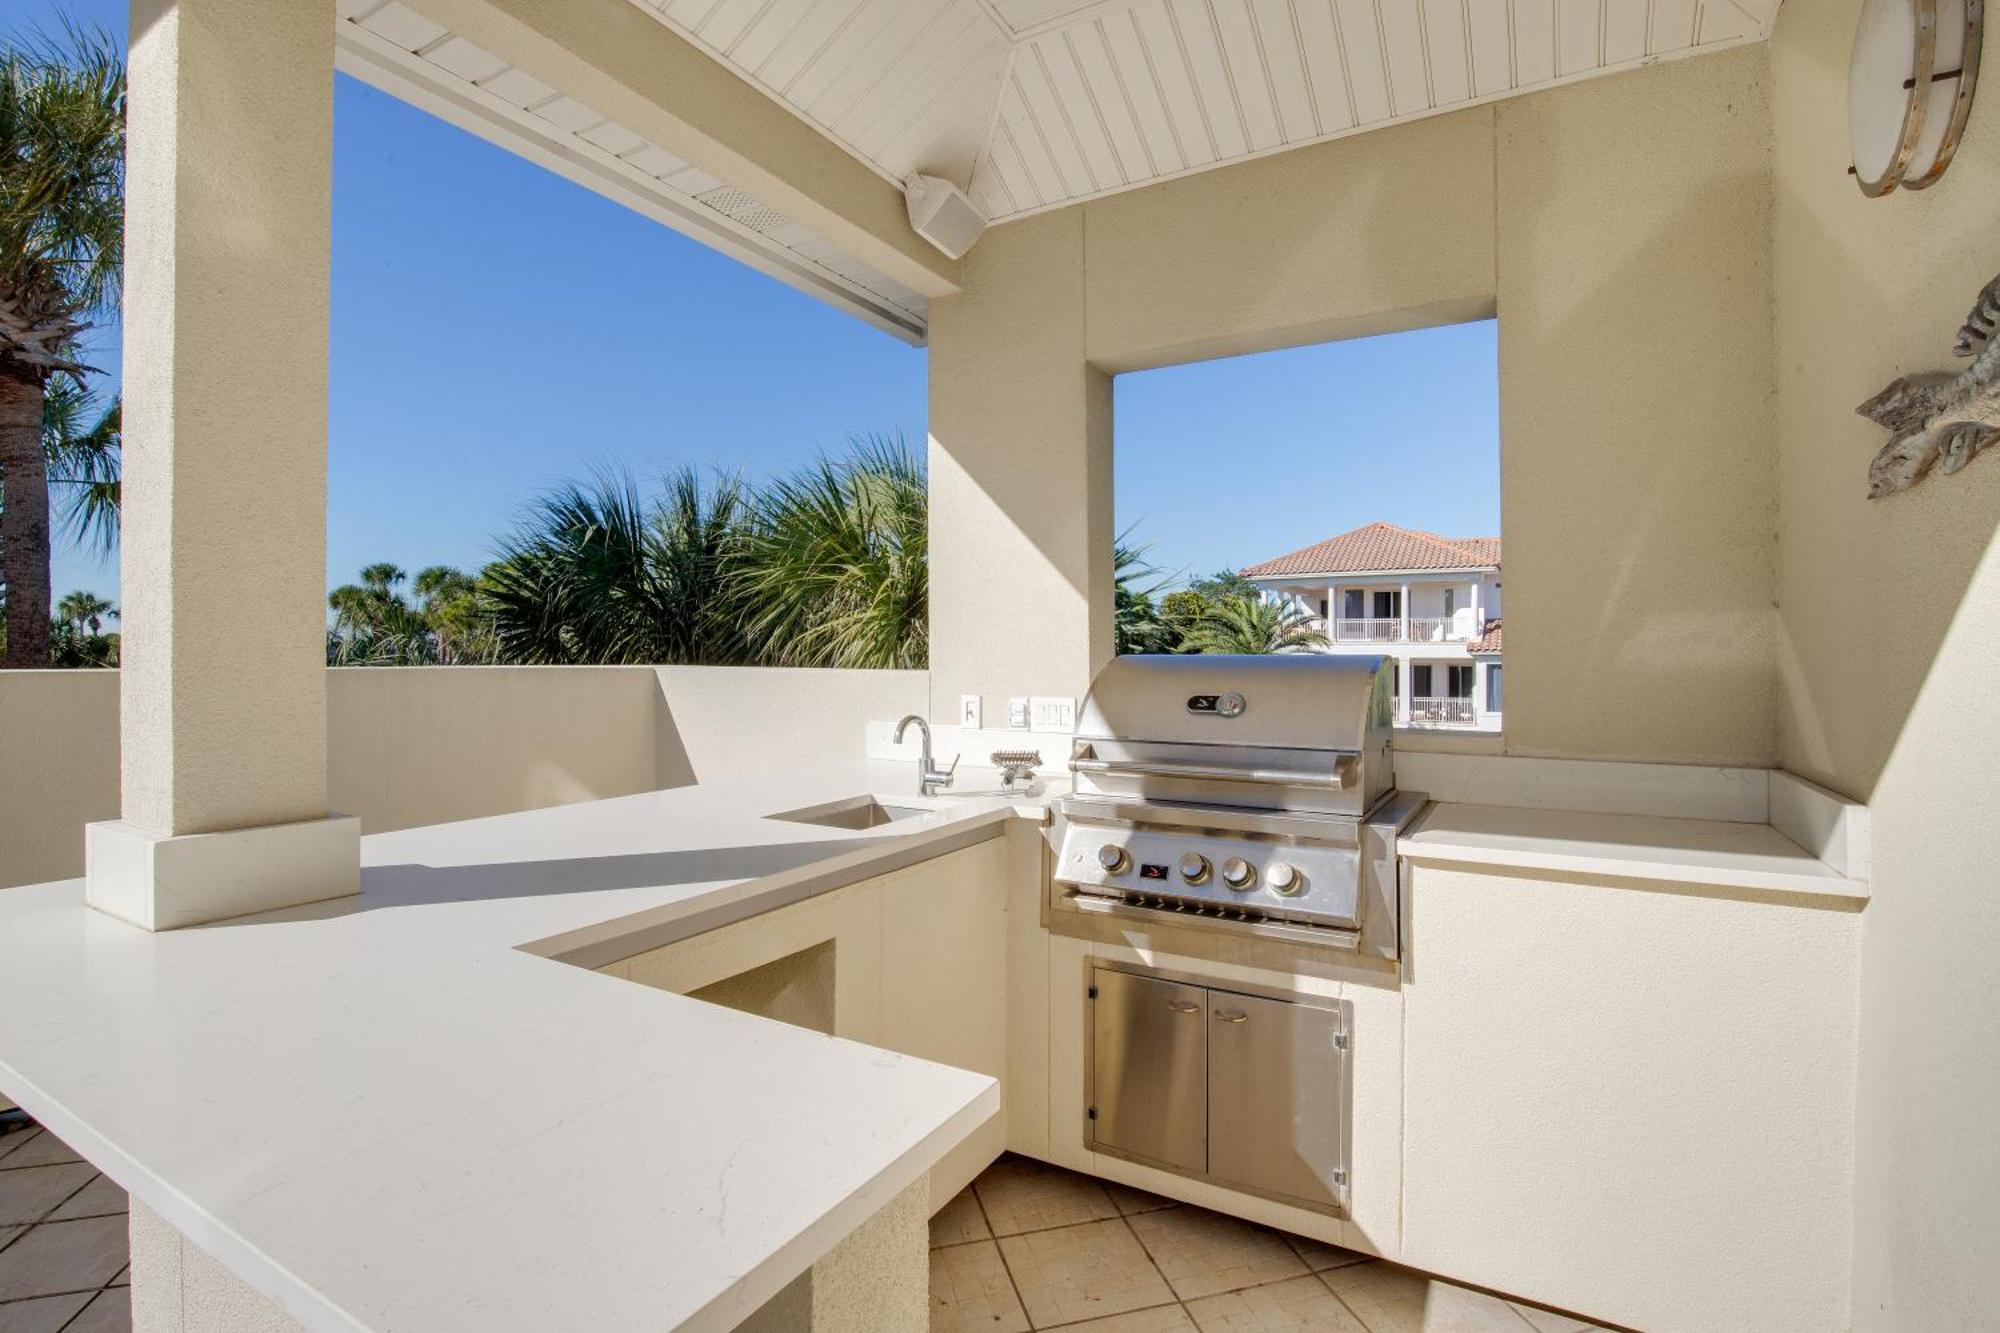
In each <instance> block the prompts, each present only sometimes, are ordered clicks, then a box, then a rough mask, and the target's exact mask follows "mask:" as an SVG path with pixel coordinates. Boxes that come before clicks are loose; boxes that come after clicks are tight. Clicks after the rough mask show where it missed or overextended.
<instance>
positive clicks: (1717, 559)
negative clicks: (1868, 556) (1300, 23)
mask: <svg viewBox="0 0 2000 1333" xmlns="http://www.w3.org/2000/svg"><path fill="white" fill-rule="evenodd" d="M1767 83H1768V67H1767V63H1766V59H1765V55H1764V52H1763V51H1762V50H1761V49H1759V48H1745V49H1742V50H1738V51H1733V52H1729V53H1726V54H1719V55H1714V56H1708V57H1704V58H1702V59H1699V60H1689V61H1681V62H1676V63H1673V64H1668V65H1661V66H1656V67H1653V68H1650V69H1644V70H1639V71H1634V72H1632V73H1627V74H1619V75H1615V76H1612V77H1609V78H1605V79H1599V80H1593V81H1590V82H1587V83H1584V84H1579V85H1574V86H1570V87H1565V88H1560V89H1556V90H1553V91H1550V92H1546V93H1540V94H1536V95H1534V96H1530V97H1524V98H1520V99H1517V100H1513V101H1508V102H1504V103H1501V104H1498V105H1496V106H1490V107H1481V108H1476V109H1473V110H1469V111H1464V112H1460V113H1456V114H1453V115H1449V116H1441V117H1437V118H1435V119H1431V120H1425V121H1420V122H1415V123H1411V124H1405V125H1397V126H1393V127H1390V128H1386V129H1383V130H1380V131H1376V132H1373V133H1369V134H1365V135H1360V136H1357V137H1354V138H1350V139H1343V140H1338V141H1335V142H1332V143H1326V144H1321V145H1318V146H1315V147H1311V148H1305V149H1300V150H1297V151H1295V152H1288V153H1282V154H1277V155H1274V156H1271V157H1267V158H1262V159H1258V160H1255V161H1251V162H1246V163H1242V164H1239V165H1236V166H1232V167H1228V168H1224V169H1221V170H1218V171H1213V172H1205V173H1201V174H1199V175H1196V176H1192V177H1189V178H1186V179H1183V180H1177V181H1170V182H1166V183H1163V184H1160V185H1156V186H1152V187H1150V188H1147V189H1143V190H1135V191H1132V192H1130V193H1126V194H1120V195H1114V196H1111V197H1109V198H1106V199H1102V200H1098V201H1094V202H1091V203H1087V204H1083V205H1080V206H1078V207H1073V208H1068V209H1063V210H1060V211H1058V212H1054V213H1049V214H1045V215H1041V216H1038V217H1035V218H1031V219H1028V220H1025V221H1022V222H1018V223H1008V224H1006V225H1004V226H1001V227H997V228H995V229H993V230H992V231H991V232H989V233H988V234H987V235H986V237H984V238H983V239H982V240H981V241H980V243H979V245H978V246H977V247H975V248H974V249H973V250H972V251H971V252H970V254H969V255H968V256H967V257H966V259H965V261H964V264H963V267H962V269H961V280H962V287H963V291H962V293H961V294H960V295H958V296H955V297H948V298H944V299H940V300H936V301H933V302H932V305H931V433H932V438H931V475H932V510H931V552H932V556H931V558H932V576H931V578H932V582H931V591H932V606H933V608H934V611H933V618H932V627H933V630H932V662H933V671H932V680H933V689H932V698H933V700H934V701H935V706H936V707H938V708H951V707H953V706H955V703H956V700H957V699H958V697H959V695H961V694H969V693H979V694H982V695H985V696H987V697H988V699H989V703H988V705H987V706H988V707H989V708H992V707H996V706H998V705H997V704H996V703H994V702H992V701H993V700H1000V699H1004V698H1005V697H1007V696H1010V695H1022V694H1079V693H1081V692H1082V690H1083V689H1084V687H1085V686H1086V685H1087V684H1088V683H1089V678H1090V675H1091V672H1092V670H1093V668H1094V667H1096V666H1097V665H1098V664H1100V663H1101V662H1103V661H1104V660H1106V658H1108V656H1109V655H1110V652H1111V615H1110V608H1111V597H1112V593H1111V568H1110V562H1111V542H1112V536H1113V531H1112V528H1113V522H1114V520H1113V509H1112V498H1111V485H1112V482H1111V454H1112V448H1113V441H1112V433H1113V432H1112V422H1111V403H1110V399H1111V393H1110V383H1109V379H1110V375H1111V374H1113V373H1115V372H1119V371H1125V370H1131V369H1137V368H1143V367H1150V366H1159V365H1166V364H1172V363H1175V362H1181V361H1190V360H1196V359H1200V358H1203V357H1210V356H1218V355H1226V354H1233V353H1239V352H1248V351H1256V350H1262V349H1268V348H1273V347H1281V346H1293V345H1298V344H1301V343H1307V342H1314V341H1320V340H1325V339H1331V338H1337V337H1348V336H1355V335H1359V334H1367V333H1379V332H1385V331H1390V330H1395V329H1404V328H1410V327H1417V326H1422V325H1427V324H1437V323H1444V322H1451V321H1455V320H1463V319H1472V318H1479V317H1484V316H1487V315H1491V314H1493V313H1494V312H1495V311H1496V310H1497V311H1498V313H1499V316H1500V408H1501V459H1500V464H1501V466H1500V475H1501V493H1502V530H1503V532H1504V533H1505V536H1506V539H1507V565H1508V569H1507V572H1508V575H1509V582H1508V587H1507V601H1508V607H1507V662H1508V666H1509V668H1510V670H1509V671H1508V673H1507V674H1508V681H1507V689H1508V698H1507V727H1506V737H1505V742H1504V743H1505V747H1506V748H1507V749H1508V750H1509V751H1511V752H1513V753H1518V754H1537V755H1558V756H1577V757H1589V758H1628V759H1645V760H1656V761H1680V762H1711V763H1728V764H1767V763H1769V762H1771V760H1772V759H1773V757H1774V756H1775V753H1776V728H1775V722H1774V717H1775V711H1776V678H1777V667H1776V647H1775V645H1776V627H1775V611H1774V607H1773V603H1774V601H1775V579H1776V574H1775V558H1776V557H1775V544H1774V525H1775V510H1776V490H1775V487H1776V481H1775V474H1774V467H1773V460H1772V450H1771V442H1770V441H1771V429H1772V409H1771V396H1772V387H1771V386H1772V360H1771V301H1770V269H1771V230H1770V131H1771V123H1770V113H1769V105H1768V96H1767ZM1453 391H1454V386H1452V385H1450V384H1448V383H1447V384H1439V385H1438V386H1437V392H1439V393H1451V392H1453ZM1216 445H1217V458H1218V464H1219V465H1220V463H1221V462H1222V461H1223V460H1227V462H1228V464H1229V465H1230V466H1231V467H1234V468H1238V469H1244V468H1254V466H1255V462H1256V460H1255V456H1254V450H1245V449H1244V448H1243V447H1242V444H1241V442H1238V441H1223V440H1219V441H1217V442H1216ZM1372 447H1373V448H1374V449H1375V450H1376V451H1377V452H1376V453H1375V454H1374V455H1373V456H1372V457H1371V458H1369V459H1367V460H1357V461H1356V462H1354V463H1353V464H1351V465H1352V466H1383V467H1396V466H1404V465H1411V466H1414V465H1418V464H1419V463H1420V460H1421V459H1422V457H1423V441H1421V440H1409V441H1395V440H1389V441H1380V442H1377V443H1376V444H1375V445H1374V446H1372ZM1187 480H1188V485H1189V487H1190V488H1191V489H1198V488H1199V487H1200V486H1201V484H1202V483H1201V479H1200V478H1199V477H1192V476H1191V477H1189V478H1188V479H1187Z"/></svg>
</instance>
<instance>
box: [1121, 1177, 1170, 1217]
mask: <svg viewBox="0 0 2000 1333" xmlns="http://www.w3.org/2000/svg"><path fill="white" fill-rule="evenodd" d="M1104 1192H1105V1193H1106V1194H1109V1195H1110V1196H1111V1202H1112V1203H1113V1204H1114V1205H1115V1206H1116V1207H1117V1209H1118V1211H1119V1212H1121V1213H1123V1214H1125V1216H1127V1217H1130V1216H1132V1214H1134V1213H1155V1212H1158V1211H1159V1210H1160V1209H1162V1208H1172V1207H1173V1206H1174V1201H1173V1200H1172V1199H1168V1198H1164V1197H1162V1196H1160V1195H1158V1194H1148V1193H1147V1192H1146V1191H1145V1190H1135V1189H1133V1188H1132V1187H1131V1186H1130V1185H1113V1184H1112V1183H1111V1182H1109V1181H1106V1182H1105V1184H1104Z"/></svg>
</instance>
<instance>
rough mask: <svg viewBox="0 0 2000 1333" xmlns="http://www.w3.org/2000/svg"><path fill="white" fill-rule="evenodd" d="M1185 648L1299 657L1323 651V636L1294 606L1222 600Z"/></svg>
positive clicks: (1256, 599)
mask: <svg viewBox="0 0 2000 1333" xmlns="http://www.w3.org/2000/svg"><path fill="white" fill-rule="evenodd" d="M1187 646H1188V647H1190V648H1192V649H1193V650H1194V651H1196V652H1200V653H1302V652H1309V651H1311V650H1312V649H1315V648H1324V647H1326V635H1324V634H1322V633H1320V631H1319V630H1317V629H1315V628H1313V624H1312V617H1311V616H1309V615H1307V614H1306V613H1305V612H1304V611H1301V610H1300V609H1299V608H1298V607H1296V606H1290V605H1281V604H1279V603H1277V602H1268V601H1265V600H1264V599H1262V598H1259V597H1225V598H1223V599H1222V600H1221V601H1219V602H1217V603H1216V604H1215V607H1214V610H1213V611H1211V612H1210V614H1209V618H1208V620H1207V622H1206V623H1205V624H1203V625H1202V626H1201V627H1200V628H1199V629H1197V630H1196V631H1195V633H1194V634H1193V635H1192V636H1191V637H1190V638H1189V640H1188V645H1187Z"/></svg>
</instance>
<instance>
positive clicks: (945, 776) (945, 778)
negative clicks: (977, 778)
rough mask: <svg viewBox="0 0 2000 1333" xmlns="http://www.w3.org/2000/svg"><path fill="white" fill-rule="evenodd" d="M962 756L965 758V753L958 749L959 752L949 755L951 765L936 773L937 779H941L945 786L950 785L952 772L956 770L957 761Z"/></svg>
mask: <svg viewBox="0 0 2000 1333" xmlns="http://www.w3.org/2000/svg"><path fill="white" fill-rule="evenodd" d="M963 758H965V753H964V752H963V751H960V752H959V753H957V754H955V755H953V756H952V757H951V766H950V767H949V768H946V769H945V770H944V771H943V772H941V773H939V774H938V778H939V780H940V781H942V782H943V783H944V785H945V786H947V787H949V786H950V785H951V777H952V774H954V773H956V772H958V761H959V760H961V759H963Z"/></svg>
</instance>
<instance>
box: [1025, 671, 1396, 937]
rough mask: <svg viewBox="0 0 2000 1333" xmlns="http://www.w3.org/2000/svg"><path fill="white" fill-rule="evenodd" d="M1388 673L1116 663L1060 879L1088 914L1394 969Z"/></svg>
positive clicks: (1065, 815)
mask: <svg viewBox="0 0 2000 1333" xmlns="http://www.w3.org/2000/svg"><path fill="white" fill-rule="evenodd" d="M1389 728H1390V702H1389V679H1388V675H1387V673H1386V671H1385V670H1384V669H1383V659H1381V658H1377V657H1335V656H1330V655H1324V654H1316V653H1315V654H1304V653H1301V654H1295V655H1294V654H1284V655H1274V656H1264V657H1227V656H1173V657H1121V658H1118V659H1116V660H1115V661H1113V662H1112V663H1111V664H1110V665H1109V666H1107V667H1105V668H1104V670H1103V671H1101V672H1099V673H1098V676H1097V679H1096V680H1095V681H1093V682H1092V683H1091V687H1090V694H1089V696H1088V697H1087V698H1086V699H1085V700H1084V703H1083V708H1082V710H1081V711H1080V712H1079V714H1078V720H1077V727H1076V734H1075V737H1074V739H1073V741H1072V742H1071V749H1070V770H1071V772H1072V773H1073V774H1074V775H1075V787H1074V792H1073V794H1072V795H1070V796H1067V797H1064V798H1062V799H1061V800H1059V801H1058V802H1057V803H1056V813H1057V815H1058V816H1059V818H1060V820H1061V822H1062V827H1061V831H1060V832H1061V836H1060V850H1059V852H1058V854H1057V862H1056V870H1055V882H1056V884H1057V886H1058V888H1059V890H1061V891H1062V893H1063V905H1064V906H1066V907H1068V908H1070V909H1073V910H1076V911H1080V912H1088V913H1096V914H1098V915H1108V916H1117V917H1124V918H1127V919H1130V920H1152V921H1156V922H1160V923H1163V924H1164V923H1168V922H1171V923H1173V924H1177V925H1202V926H1209V927H1215V928H1220V929H1229V930H1235V931H1239V932H1243V933H1249V934H1255V935H1264V936H1268V937H1274V938H1280V939H1285V940H1289V941H1292V942H1300V943H1311V944H1320V945H1328V946H1333V947H1341V948H1352V949H1358V950H1361V951H1363V952H1369V953H1375V954H1380V955H1382V956H1386V957H1395V956H1396V954H1397V947H1398V939H1397V920H1396V913H1397V903H1396V900H1397V895H1396V860H1395V843H1396V835H1397V832H1398V831H1399V830H1400V829H1401V828H1402V827H1403V826H1404V825H1405V824H1407V823H1408V822H1409V820H1410V819H1411V818H1412V817H1414V815H1415V814H1416V812H1417V810H1418V809H1419V808H1420V807H1421V806H1422V804H1423V801H1422V798H1421V797H1416V796H1409V795H1403V794H1399V793H1398V792H1397V791H1396V790H1395V777H1394V773H1393V771H1392V769H1391V766H1390V759H1389Z"/></svg>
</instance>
